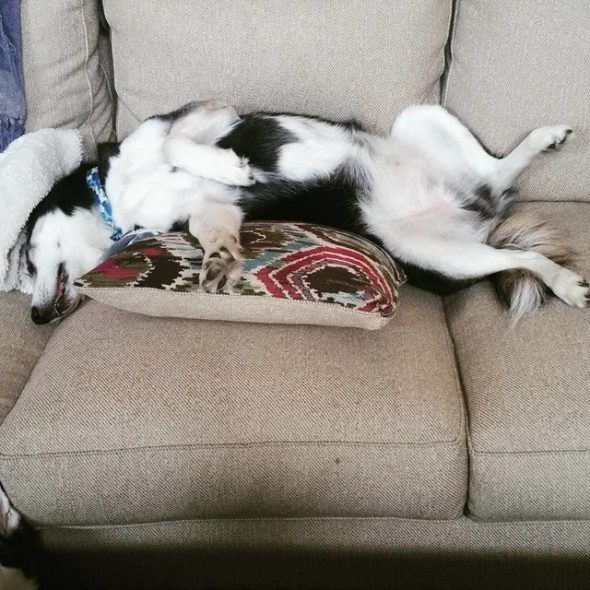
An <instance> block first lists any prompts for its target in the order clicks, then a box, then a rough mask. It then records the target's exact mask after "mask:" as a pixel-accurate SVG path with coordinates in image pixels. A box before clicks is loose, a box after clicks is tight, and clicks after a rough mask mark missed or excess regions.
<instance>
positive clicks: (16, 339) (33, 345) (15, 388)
mask: <svg viewBox="0 0 590 590" xmlns="http://www.w3.org/2000/svg"><path fill="white" fill-rule="evenodd" d="M52 331H53V326H36V325H35V324H33V322H32V321H31V298H30V297H28V296H27V295H23V294H22V293H16V292H12V293H0V424H1V423H2V421H3V420H4V418H5V417H6V415H7V414H8V413H9V412H10V410H11V408H12V406H13V405H14V403H15V402H16V400H17V399H18V397H19V395H20V394H21V391H22V390H23V387H24V386H25V383H26V382H27V379H28V378H29V376H30V374H31V371H32V370H33V368H34V367H35V363H36V362H37V360H38V359H39V357H40V356H41V353H42V352H43V349H44V348H45V344H46V343H47V340H48V339H49V336H50V335H51V332H52Z"/></svg>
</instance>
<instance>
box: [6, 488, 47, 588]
mask: <svg viewBox="0 0 590 590" xmlns="http://www.w3.org/2000/svg"><path fill="white" fill-rule="evenodd" d="M0 493H2V494H4V492H3V490H2V488H0ZM0 519H2V522H0V567H2V568H11V569H17V570H20V571H21V572H22V573H23V575H24V576H25V577H26V578H27V579H29V580H32V581H38V574H39V561H40V544H39V536H38V533H37V531H35V530H34V529H33V527H32V526H31V525H30V524H29V522H28V521H27V520H25V519H24V518H23V517H22V515H20V516H19V521H18V525H17V527H16V528H15V529H14V530H6V528H5V524H7V514H4V513H2V514H0Z"/></svg>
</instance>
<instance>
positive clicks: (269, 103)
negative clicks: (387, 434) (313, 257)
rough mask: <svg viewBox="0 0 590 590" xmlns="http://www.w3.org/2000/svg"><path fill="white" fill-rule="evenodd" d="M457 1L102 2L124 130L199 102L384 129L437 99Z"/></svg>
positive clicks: (123, 132)
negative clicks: (406, 110)
mask: <svg viewBox="0 0 590 590" xmlns="http://www.w3.org/2000/svg"><path fill="white" fill-rule="evenodd" d="M450 4H451V2H450V0H413V1H412V2H406V1H405V0H372V1H371V2H366V0H340V1H339V2H336V3H334V2H324V1H323V0H303V1H300V2H284V1H283V0H257V1H256V2H252V1H251V0H217V1H216V2H211V1H210V0H175V1H174V2H162V1H161V0H127V1H126V2H119V1H118V0H105V3H104V5H105V14H106V17H107V20H108V22H109V24H110V25H111V37H112V43H113V58H114V65H115V85H116V90H117V95H118V97H119V104H118V117H117V118H118V120H117V130H118V133H119V136H121V137H123V136H125V135H127V134H129V133H130V132H131V131H132V130H133V129H134V128H135V127H136V126H137V124H138V122H139V121H140V120H141V119H143V118H145V117H146V116H149V115H152V114H154V113H158V112H165V111H167V110H171V109H174V108H176V107H177V106H179V105H181V104H183V103H185V102H188V101H190V100H194V99H205V98H222V99H225V100H227V101H228V102H230V103H231V104H233V105H235V106H236V107H237V108H238V110H240V111H242V112H245V111H249V110H256V109H265V110H275V111H277V110H278V111H292V112H298V113H307V114H313V115H319V116H324V117H330V118H335V119H346V118H351V117H355V118H357V119H358V120H360V121H361V122H362V123H364V124H366V125H368V126H369V127H370V128H373V129H375V130H381V131H383V130H386V129H387V128H388V127H389V126H390V125H391V122H392V121H393V119H394V116H395V113H396V112H398V111H399V110H400V109H402V108H403V107H404V106H406V105H408V104H411V103H416V102H422V101H429V102H433V101H436V100H437V99H438V95H439V92H438V80H439V77H440V75H441V73H442V70H443V67H444V46H445V42H446V39H447V34H448V28H449V22H450V12H451V7H450Z"/></svg>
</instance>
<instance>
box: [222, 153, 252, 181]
mask: <svg viewBox="0 0 590 590" xmlns="http://www.w3.org/2000/svg"><path fill="white" fill-rule="evenodd" d="M224 154H225V156H224V162H223V165H222V166H221V167H220V168H219V170H218V171H217V172H216V173H215V174H214V175H213V176H214V180H217V181H218V182H221V183H223V184H229V185H232V186H251V185H253V184H254V183H255V182H256V180H255V179H254V173H253V171H252V168H250V164H249V162H248V158H240V156H238V155H237V154H236V153H235V152H234V151H233V150H224Z"/></svg>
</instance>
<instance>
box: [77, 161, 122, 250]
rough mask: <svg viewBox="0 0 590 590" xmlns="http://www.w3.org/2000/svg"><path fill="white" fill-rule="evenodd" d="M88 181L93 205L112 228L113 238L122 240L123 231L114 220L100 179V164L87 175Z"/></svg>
mask: <svg viewBox="0 0 590 590" xmlns="http://www.w3.org/2000/svg"><path fill="white" fill-rule="evenodd" d="M86 183H87V184H88V188H89V189H90V190H91V191H92V194H93V195H94V203H93V205H94V206H95V207H96V208H97V209H98V210H99V212H100V215H101V217H102V218H103V219H104V221H105V223H106V224H107V225H108V226H109V227H110V228H111V240H113V241H114V242H116V241H118V240H120V239H121V237H122V236H123V232H122V231H121V228H120V227H119V226H118V225H116V224H115V222H114V220H113V208H112V207H111V202H110V201H109V198H108V197H107V194H106V192H105V190H104V186H103V184H102V181H101V180H100V175H99V173H98V166H95V167H94V168H91V169H90V170H89V171H88V174H87V175H86Z"/></svg>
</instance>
